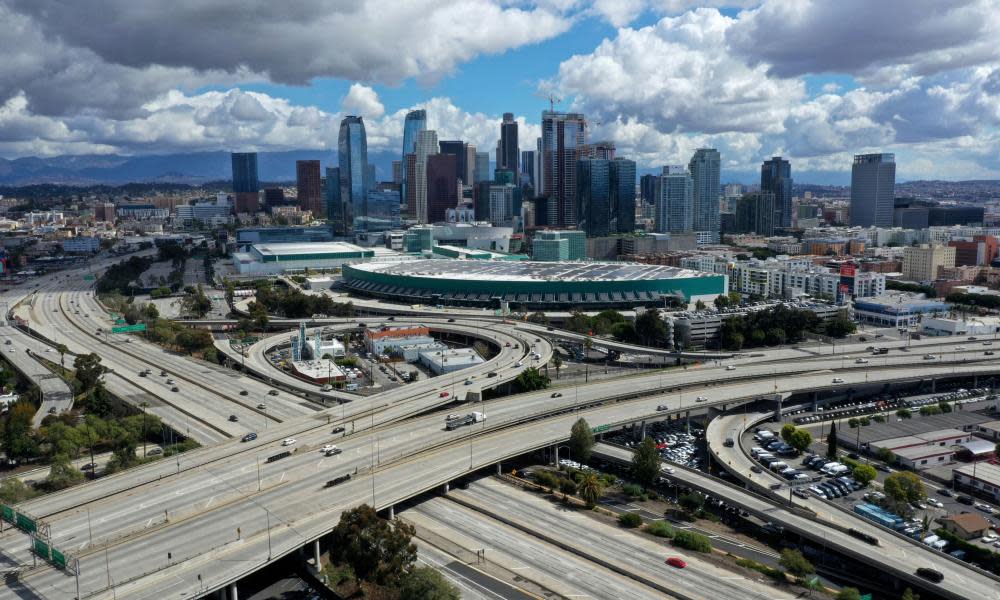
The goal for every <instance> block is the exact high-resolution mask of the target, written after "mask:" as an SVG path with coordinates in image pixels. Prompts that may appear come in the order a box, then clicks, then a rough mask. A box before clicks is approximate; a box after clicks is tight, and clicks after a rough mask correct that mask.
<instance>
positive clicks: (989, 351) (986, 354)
mask: <svg viewBox="0 0 1000 600" xmlns="http://www.w3.org/2000/svg"><path fill="white" fill-rule="evenodd" d="M983 356H993V351H992V350H987V351H986V352H983Z"/></svg>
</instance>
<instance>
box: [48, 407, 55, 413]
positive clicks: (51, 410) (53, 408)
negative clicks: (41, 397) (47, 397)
mask: <svg viewBox="0 0 1000 600" xmlns="http://www.w3.org/2000/svg"><path fill="white" fill-rule="evenodd" d="M49 414H50V415H54V414H56V407H54V406H50V407H49Z"/></svg>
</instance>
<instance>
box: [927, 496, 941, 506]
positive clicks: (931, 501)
mask: <svg viewBox="0 0 1000 600" xmlns="http://www.w3.org/2000/svg"><path fill="white" fill-rule="evenodd" d="M927 504H928V505H930V506H933V507H934V508H944V502H941V501H940V500H938V499H937V498H928V499H927Z"/></svg>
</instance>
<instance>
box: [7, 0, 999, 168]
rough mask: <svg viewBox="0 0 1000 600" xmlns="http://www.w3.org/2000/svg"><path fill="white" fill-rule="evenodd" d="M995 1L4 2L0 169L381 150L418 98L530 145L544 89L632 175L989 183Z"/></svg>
mask: <svg viewBox="0 0 1000 600" xmlns="http://www.w3.org/2000/svg"><path fill="white" fill-rule="evenodd" d="M997 1H998V0H955V1H954V2H948V3H940V2H937V1H935V0H905V1H904V0H899V1H897V0H887V1H886V2H878V3H872V2H870V1H869V0H838V1H837V2H825V1H819V0H799V1H797V2H791V1H786V0H756V1H755V0H723V1H712V0H708V2H705V3H699V2H690V1H688V0H592V1H584V0H447V1H441V0H391V1H390V0H357V1H356V2H352V3H350V4H349V5H348V4H333V5H331V3H329V2H325V1H323V0H289V2H288V3H285V4H282V5H278V4H276V3H273V2H272V1H270V0H214V1H213V2H212V3H211V5H210V6H209V5H203V4H200V3H187V4H180V5H167V4H164V3H162V2H154V1H153V0H92V2H89V3H87V4H86V5H84V4H82V3H80V4H70V5H66V4H64V3H60V2H58V0H33V1H29V0H0V19H3V22H4V23H5V24H6V25H7V39H6V42H7V43H5V44H4V45H3V47H2V48H0V156H2V157H5V158H15V157H19V156H32V155H38V156H46V155H56V154H131V155H136V154H157V153H171V152H185V151H196V150H247V149H256V150H291V149H331V150H332V149H333V148H334V147H335V146H336V136H337V129H338V125H339V121H340V118H341V117H342V116H343V115H344V114H348V113H352V114H361V115H362V116H363V117H364V119H365V123H366V128H367V130H368V137H369V147H370V149H371V151H372V152H383V153H386V152H395V151H396V148H398V147H399V146H400V144H401V140H400V139H399V138H400V136H401V119H402V115H403V113H404V112H405V111H406V110H408V109H411V108H415V107H423V108H426V109H427V110H428V114H429V116H430V119H429V121H430V126H431V127H433V128H435V129H437V130H438V133H439V136H440V137H441V138H442V139H456V138H461V139H466V140H468V141H470V142H472V143H475V144H476V145H477V147H479V148H481V149H488V148H491V147H492V146H493V145H495V142H496V138H497V136H498V134H499V128H498V121H499V118H500V115H501V114H502V113H503V112H506V111H510V112H514V113H515V115H517V117H518V118H519V119H520V122H521V123H522V134H521V139H522V140H524V142H523V143H522V144H521V145H522V148H527V147H531V146H532V145H533V144H532V143H531V142H532V141H533V139H534V136H535V135H537V127H538V121H539V117H540V113H541V111H542V110H543V109H545V108H547V106H548V104H547V102H546V100H544V99H543V98H540V97H538V94H539V93H540V90H555V93H556V94H557V95H558V96H560V97H561V98H563V102H561V103H560V104H559V105H558V107H557V108H558V109H561V110H576V111H579V112H583V113H584V114H586V115H587V116H588V119H590V121H591V128H590V132H589V135H590V136H591V137H592V138H595V139H596V138H600V139H610V140H612V141H614V142H615V143H616V145H617V147H618V153H619V155H623V156H628V157H630V158H633V159H635V160H636V161H637V162H638V163H639V167H640V169H644V168H645V169H655V168H657V167H658V166H660V165H663V164H678V163H685V162H687V160H688V158H689V157H690V155H691V153H693V151H694V150H695V149H696V148H698V147H705V146H711V147H716V148H718V149H719V150H720V152H721V153H722V157H723V170H724V173H726V174H728V176H729V177H730V178H731V179H733V180H740V181H747V182H750V181H753V180H754V179H755V178H756V174H757V173H758V169H759V164H760V161H761V160H763V159H765V158H768V157H770V156H772V155H778V154H780V155H782V156H785V157H787V158H789V159H790V160H791V161H792V168H793V175H794V176H795V178H796V179H797V180H799V181H809V180H811V181H817V182H827V181H829V182H835V183H843V182H845V181H846V179H847V177H848V173H849V170H850V162H851V157H852V155H853V154H855V153H861V152H881V151H885V152H895V153H896V156H897V177H898V179H900V180H906V179H918V178H926V179H930V178H942V179H972V178H977V179H988V178H1000V50H998V47H997V45H996V43H995V34H996V32H997V31H1000V9H998V8H1000V7H998V5H997ZM289 7H294V8H295V10H288V8H289ZM107 14H115V15H116V18H115V19H112V20H109V19H107V18H105V16H104V15H107ZM135 31H143V32H144V34H143V36H136V35H135V34H134V32H135ZM26 57H27V59H26Z"/></svg>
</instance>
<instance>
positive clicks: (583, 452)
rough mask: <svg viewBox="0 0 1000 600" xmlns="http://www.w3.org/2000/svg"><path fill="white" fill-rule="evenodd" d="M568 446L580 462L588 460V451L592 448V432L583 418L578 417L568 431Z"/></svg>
mask: <svg viewBox="0 0 1000 600" xmlns="http://www.w3.org/2000/svg"><path fill="white" fill-rule="evenodd" d="M569 448H570V452H572V453H573V456H575V457H576V460H578V461H579V462H580V463H586V462H587V461H588V460H590V452H591V451H592V450H593V449H594V432H593V431H591V430H590V425H589V424H588V423H587V420H586V419H584V418H582V417H581V418H579V419H577V420H576V423H573V427H572V428H571V429H570V432H569Z"/></svg>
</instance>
